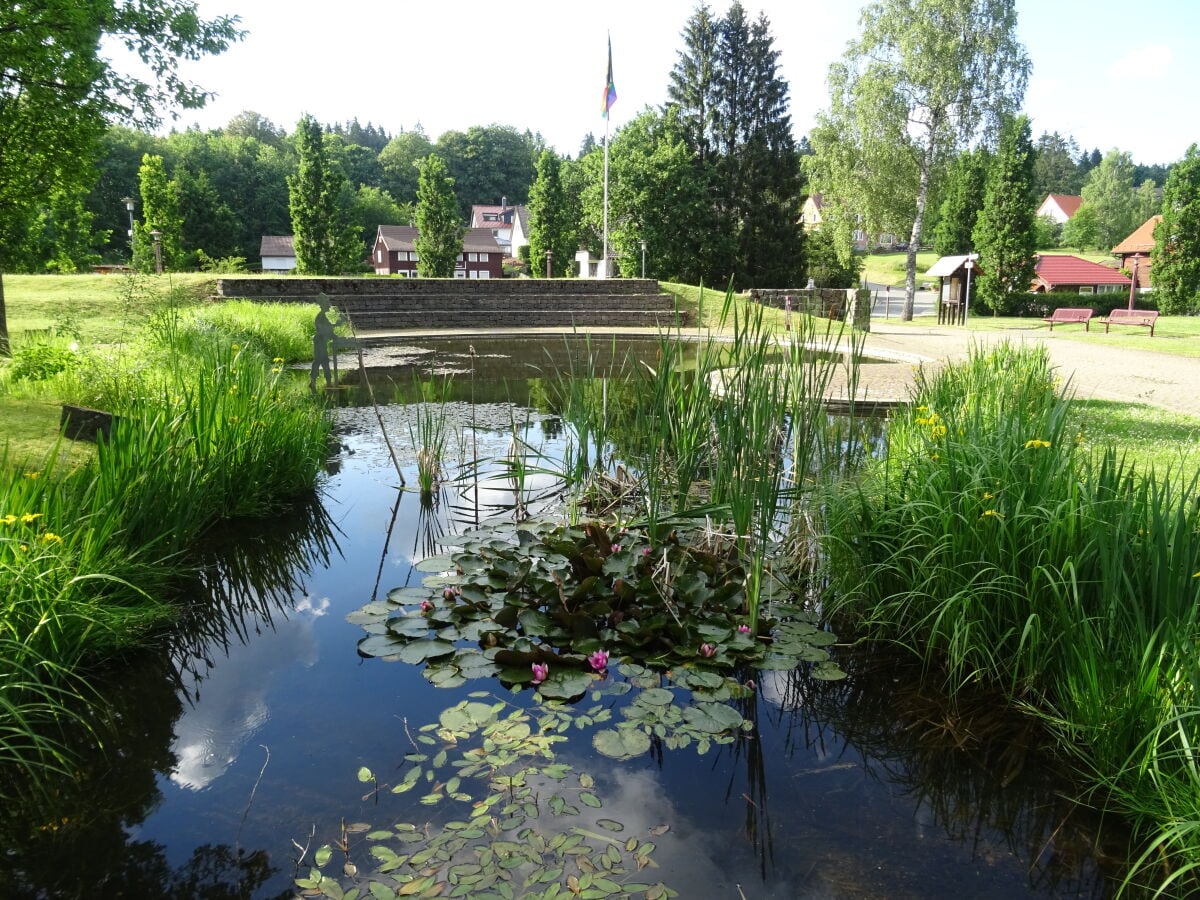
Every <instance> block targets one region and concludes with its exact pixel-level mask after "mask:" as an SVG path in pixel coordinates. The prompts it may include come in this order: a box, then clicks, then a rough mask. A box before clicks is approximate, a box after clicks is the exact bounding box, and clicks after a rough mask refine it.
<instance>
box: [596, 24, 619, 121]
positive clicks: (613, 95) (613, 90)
mask: <svg viewBox="0 0 1200 900" xmlns="http://www.w3.org/2000/svg"><path fill="white" fill-rule="evenodd" d="M616 102H617V86H616V84H614V83H613V77H612V38H611V37H610V38H609V39H608V81H607V82H605V85H604V109H603V111H601V113H600V115H602V116H603V117H604V118H606V119H607V118H608V111H609V110H610V109H612V105H613V104H614V103H616Z"/></svg>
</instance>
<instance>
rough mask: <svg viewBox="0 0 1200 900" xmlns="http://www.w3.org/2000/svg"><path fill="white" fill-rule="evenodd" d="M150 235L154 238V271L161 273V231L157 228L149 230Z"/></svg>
mask: <svg viewBox="0 0 1200 900" xmlns="http://www.w3.org/2000/svg"><path fill="white" fill-rule="evenodd" d="M150 237H152V238H154V271H155V273H157V274H159V275H161V274H162V232H161V231H159V230H158V229H157V228H155V229H154V230H152V231H151V232H150Z"/></svg>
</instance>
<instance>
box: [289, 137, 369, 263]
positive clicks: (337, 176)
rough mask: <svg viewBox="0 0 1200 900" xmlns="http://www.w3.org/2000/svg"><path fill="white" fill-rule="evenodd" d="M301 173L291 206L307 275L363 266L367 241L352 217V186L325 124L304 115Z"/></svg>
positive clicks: (292, 181)
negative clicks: (337, 160) (332, 153)
mask: <svg viewBox="0 0 1200 900" xmlns="http://www.w3.org/2000/svg"><path fill="white" fill-rule="evenodd" d="M295 138H296V151H297V154H298V156H299V161H298V164H297V167H296V174H295V175H289V176H288V179H287V186H288V201H289V202H288V207H289V209H290V210H291V214H292V235H293V238H294V241H295V247H296V270H297V271H298V272H300V273H301V274H302V275H340V274H342V273H344V272H349V271H352V270H354V269H356V268H358V266H359V265H360V264H361V260H362V256H363V245H362V241H361V240H360V235H359V234H358V228H357V227H356V226H355V225H354V224H353V223H352V222H351V221H350V209H349V206H350V198H351V193H350V188H349V183H348V182H347V180H346V175H345V173H344V172H342V170H341V167H340V166H338V165H337V164H336V163H335V162H334V161H333V160H331V159H330V154H329V149H328V147H327V146H326V144H325V136H324V135H323V134H322V133H321V126H320V125H318V124H317V120H316V119H314V118H313V117H312V116H304V117H303V118H302V119H301V120H300V122H299V123H298V124H297V126H296V134H295Z"/></svg>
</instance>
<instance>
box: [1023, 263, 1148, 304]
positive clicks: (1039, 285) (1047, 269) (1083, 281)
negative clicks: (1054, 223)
mask: <svg viewBox="0 0 1200 900" xmlns="http://www.w3.org/2000/svg"><path fill="white" fill-rule="evenodd" d="M1035 268H1036V273H1037V274H1036V275H1035V277H1034V280H1033V284H1032V285H1031V286H1030V288H1029V289H1030V290H1031V291H1034V292H1036V293H1046V294H1049V293H1055V294H1117V293H1121V292H1122V291H1124V292H1126V293H1128V291H1129V286H1130V284H1132V282H1131V280H1130V279H1129V278H1126V277H1125V276H1124V275H1122V274H1121V272H1120V271H1119V270H1118V269H1114V268H1112V267H1111V266H1103V265H1101V264H1100V263H1094V262H1091V261H1090V260H1086V259H1083V258H1081V257H1078V256H1068V255H1065V254H1063V255H1059V254H1038V258H1037V263H1036V267H1035Z"/></svg>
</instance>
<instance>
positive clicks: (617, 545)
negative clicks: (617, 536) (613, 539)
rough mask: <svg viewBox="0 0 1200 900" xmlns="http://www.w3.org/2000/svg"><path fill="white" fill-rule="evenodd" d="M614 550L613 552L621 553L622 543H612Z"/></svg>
mask: <svg viewBox="0 0 1200 900" xmlns="http://www.w3.org/2000/svg"><path fill="white" fill-rule="evenodd" d="M612 552H613V553H620V552H621V545H620V544H613V545H612Z"/></svg>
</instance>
